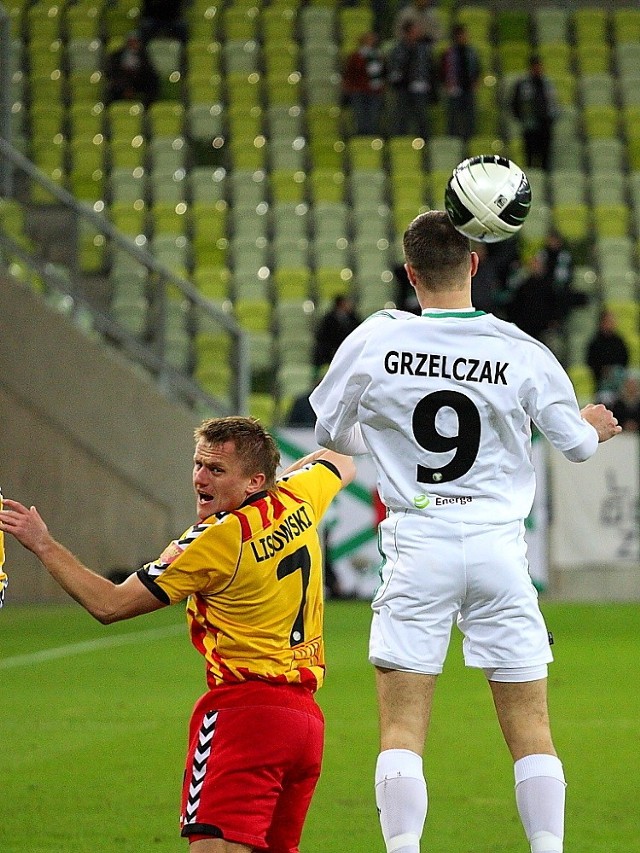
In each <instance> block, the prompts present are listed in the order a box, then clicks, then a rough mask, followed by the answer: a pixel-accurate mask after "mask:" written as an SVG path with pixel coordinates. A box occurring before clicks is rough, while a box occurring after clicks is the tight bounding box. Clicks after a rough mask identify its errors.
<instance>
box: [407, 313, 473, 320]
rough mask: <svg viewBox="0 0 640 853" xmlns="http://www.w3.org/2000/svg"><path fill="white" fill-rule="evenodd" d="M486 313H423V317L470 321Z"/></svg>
mask: <svg viewBox="0 0 640 853" xmlns="http://www.w3.org/2000/svg"><path fill="white" fill-rule="evenodd" d="M486 313H487V312H486V311H434V312H429V311H423V312H422V314H421V316H422V317H460V318H461V319H463V320H466V319H468V318H469V317H482V316H484V315H485V314H486Z"/></svg>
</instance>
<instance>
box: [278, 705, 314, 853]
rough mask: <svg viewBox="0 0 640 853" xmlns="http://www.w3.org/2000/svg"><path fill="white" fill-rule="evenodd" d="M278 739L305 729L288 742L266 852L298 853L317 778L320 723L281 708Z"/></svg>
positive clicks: (309, 717) (289, 737) (290, 737)
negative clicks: (286, 765) (287, 756)
mask: <svg viewBox="0 0 640 853" xmlns="http://www.w3.org/2000/svg"><path fill="white" fill-rule="evenodd" d="M282 713H283V719H282V738H283V739H286V740H288V741H292V739H293V735H294V734H295V732H296V730H299V731H300V734H301V735H302V733H303V728H306V732H305V733H304V735H303V736H301V737H300V738H299V740H297V741H295V742H293V743H292V744H291V746H292V750H291V759H290V762H289V765H290V766H289V769H288V770H287V772H286V773H285V774H284V776H283V778H282V791H281V793H280V795H279V797H278V801H277V803H276V806H275V809H274V811H273V817H272V820H271V825H270V827H269V830H268V832H267V853H298V845H299V844H300V838H301V837H302V830H303V828H304V822H305V820H306V818H307V813H308V811H309V806H310V805H311V800H312V798H313V794H314V792H315V789H316V785H317V784H318V779H319V778H320V768H321V766H322V753H323V749H324V722H323V720H321V719H319V718H318V717H316V716H311V715H308V716H307V717H306V722H305V721H304V720H303V719H302V718H303V715H302V714H300V713H299V712H297V711H296V712H289V714H288V716H287V715H286V712H285V711H283V712H282Z"/></svg>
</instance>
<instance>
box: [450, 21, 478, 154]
mask: <svg viewBox="0 0 640 853" xmlns="http://www.w3.org/2000/svg"><path fill="white" fill-rule="evenodd" d="M481 72H482V67H481V64H480V57H479V55H478V51H477V50H476V49H475V47H473V45H471V44H469V34H468V32H467V28H466V27H465V25H464V24H456V25H455V26H454V28H453V31H452V44H451V45H450V46H449V47H447V48H446V49H445V50H444V52H443V53H442V56H441V57H440V84H441V86H442V89H443V91H444V93H445V96H446V112H447V133H448V134H449V136H458V137H460V138H461V139H463V140H464V141H465V142H467V141H468V140H469V139H470V138H471V137H472V136H473V135H474V133H475V131H476V89H477V88H478V83H479V81H480V75H481Z"/></svg>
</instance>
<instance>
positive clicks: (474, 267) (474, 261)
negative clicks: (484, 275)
mask: <svg viewBox="0 0 640 853" xmlns="http://www.w3.org/2000/svg"><path fill="white" fill-rule="evenodd" d="M479 266H480V258H479V257H478V253H477V252H471V278H473V277H474V275H475V274H476V273H477V272H478V267H479Z"/></svg>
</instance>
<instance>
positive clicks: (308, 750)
mask: <svg viewBox="0 0 640 853" xmlns="http://www.w3.org/2000/svg"><path fill="white" fill-rule="evenodd" d="M195 441H196V447H195V453H194V457H193V487H194V491H195V495H196V515H197V522H196V523H195V524H194V525H193V526H192V527H190V528H189V529H188V530H186V531H185V532H184V533H183V534H182V536H180V537H179V538H178V539H176V540H175V541H174V542H172V543H171V544H170V545H168V546H167V548H165V550H164V551H163V553H162V554H161V555H160V557H159V558H158V559H157V560H155V561H154V562H151V563H148V564H147V565H145V566H143V567H142V568H141V569H140V570H139V571H138V572H137V573H135V574H132V575H131V576H129V577H128V578H127V579H126V580H125V581H124V582H123V583H121V584H113V583H112V582H111V581H110V580H108V579H107V578H105V577H102V576H101V575H99V574H96V573H94V572H92V571H91V570H90V569H88V568H87V567H85V566H84V565H82V563H80V561H79V560H78V559H77V558H76V557H75V556H74V555H73V554H71V552H69V551H68V550H67V549H66V548H65V547H64V546H63V545H61V544H60V543H58V542H57V541H56V540H55V539H54V538H53V537H52V536H51V534H50V533H49V531H48V529H47V527H46V524H45V522H44V521H43V520H42V518H41V517H40V515H39V514H38V512H37V510H36V509H35V507H31V508H27V507H25V506H23V505H22V504H20V503H18V502H17V501H13V500H6V501H5V508H4V511H3V512H2V513H0V530H3V531H5V532H8V533H11V534H13V536H15V538H16V539H17V540H18V541H19V542H21V544H22V545H24V547H26V548H28V549H29V550H30V551H32V552H33V553H34V554H35V555H36V556H37V557H38V559H39V560H40V561H41V562H42V564H43V565H44V566H45V568H46V569H47V570H48V571H49V573H50V574H51V576H52V577H53V578H54V579H55V580H56V581H57V582H58V583H59V584H60V585H61V586H62V587H63V589H65V590H66V592H67V593H69V595H71V596H72V597H73V598H74V599H75V600H76V601H78V602H79V603H80V604H81V605H82V606H83V607H84V608H85V609H86V610H88V612H89V613H91V615H92V616H94V617H95V618H96V619H98V620H99V621H100V622H102V623H104V624H107V623H111V622H117V621H119V620H122V619H129V618H131V617H134V616H138V615H140V614H143V613H149V612H151V611H153V610H157V609H158V608H160V607H164V606H167V605H170V604H177V603H179V602H183V601H186V602H187V615H188V623H189V628H190V634H191V640H192V642H193V644H194V646H195V647H196V648H197V649H198V651H199V652H200V653H201V654H202V655H203V657H204V658H205V661H206V671H207V686H208V689H207V691H206V693H205V694H204V695H203V696H202V697H201V698H200V700H199V701H198V702H197V703H196V706H195V708H194V711H193V714H192V718H191V725H190V734H189V750H188V756H187V765H186V772H185V776H184V784H183V795H182V813H181V827H182V835H183V836H185V837H186V838H188V839H189V842H190V851H191V853H249V851H251V850H253V849H255V848H259V849H260V850H265V851H269V853H296V851H297V850H298V844H299V841H300V836H301V833H302V827H303V823H304V820H305V817H306V814H307V811H308V808H309V805H310V802H311V798H312V795H313V792H314V789H315V786H316V783H317V780H318V777H319V774H320V766H321V760H322V751H323V740H324V721H323V717H322V712H321V710H320V708H319V706H318V705H317V703H316V701H315V698H314V694H315V691H316V690H317V689H318V688H319V687H320V686H321V684H322V681H323V678H324V670H325V661H324V643H323V634H322V626H323V571H322V551H321V545H320V540H319V537H318V525H319V523H320V521H321V519H322V516H323V515H324V513H325V512H326V510H327V508H328V506H329V504H330V503H331V501H332V499H333V498H334V497H335V496H336V494H337V493H338V492H339V491H340V489H341V488H342V487H344V486H345V485H347V484H348V483H349V482H350V481H351V480H352V479H353V476H354V474H355V466H354V464H353V461H352V460H351V458H350V457H348V456H344V455H341V454H339V453H335V452H333V451H330V450H329V451H328V450H324V449H322V450H318V451H315V452H313V453H311V454H309V455H308V456H306V457H304V458H303V459H301V460H299V461H298V462H296V463H294V464H293V465H291V466H290V467H289V468H287V469H286V470H285V471H284V472H282V474H281V475H280V476H277V469H278V465H279V458H280V457H279V452H278V449H277V445H276V443H275V441H274V439H273V437H272V436H271V435H270V434H269V433H268V432H267V431H266V430H265V429H264V428H263V427H262V426H261V425H260V423H259V422H258V421H256V420H254V419H252V418H245V417H227V418H213V419H210V420H207V421H204V422H203V423H202V424H201V425H200V426H199V427H198V428H197V429H196V431H195Z"/></svg>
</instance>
